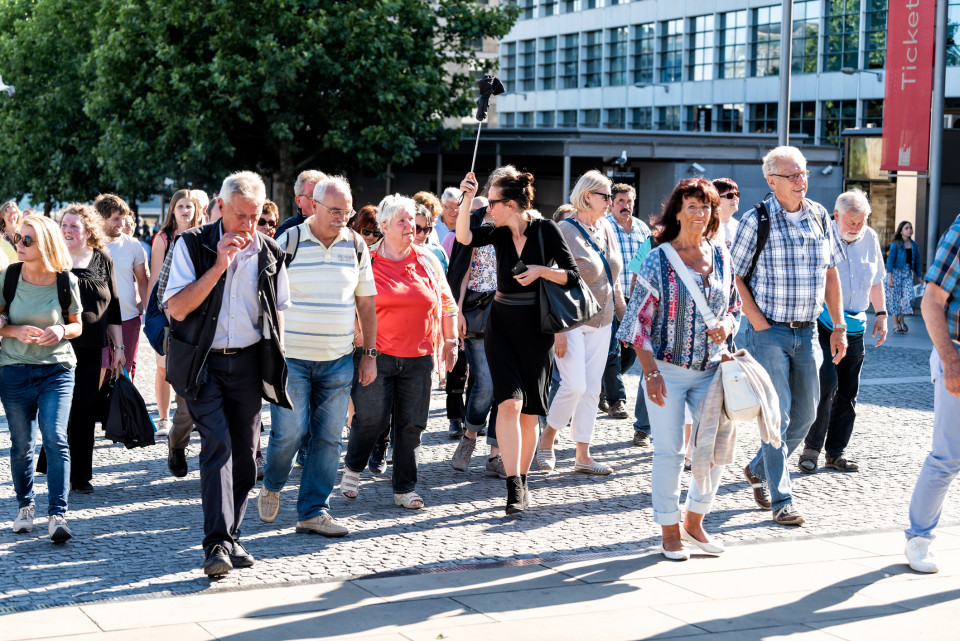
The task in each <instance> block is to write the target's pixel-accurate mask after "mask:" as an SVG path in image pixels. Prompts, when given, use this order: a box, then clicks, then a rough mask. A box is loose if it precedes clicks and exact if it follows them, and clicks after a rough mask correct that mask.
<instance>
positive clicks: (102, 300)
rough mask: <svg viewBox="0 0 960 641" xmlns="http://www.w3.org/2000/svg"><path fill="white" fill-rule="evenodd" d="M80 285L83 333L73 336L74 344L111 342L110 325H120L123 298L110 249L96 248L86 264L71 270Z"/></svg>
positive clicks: (98, 345) (92, 345) (87, 345)
mask: <svg viewBox="0 0 960 641" xmlns="http://www.w3.org/2000/svg"><path fill="white" fill-rule="evenodd" d="M70 271H72V272H73V275H74V276H76V277H77V280H78V281H79V285H80V304H81V305H82V306H83V311H82V312H81V313H80V322H81V323H82V324H83V333H82V334H80V336H78V337H76V338H74V339H72V340H71V341H70V343H71V344H72V345H73V346H74V347H81V348H88V349H102V348H103V347H104V346H105V345H106V344H107V325H108V324H109V325H120V324H121V323H122V322H123V319H122V318H121V316H120V299H119V298H118V297H117V279H116V276H115V275H114V272H113V259H112V258H110V255H109V254H107V253H106V252H102V251H100V250H99V249H94V250H93V257H92V258H91V259H90V263H89V264H88V265H87V266H86V267H81V268H75V269H72V270H70Z"/></svg>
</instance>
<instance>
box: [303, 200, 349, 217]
mask: <svg viewBox="0 0 960 641" xmlns="http://www.w3.org/2000/svg"><path fill="white" fill-rule="evenodd" d="M310 200H313V202H315V203H317V204H318V205H320V206H321V207H323V208H324V209H326V210H327V211H329V212H330V213H331V214H333V215H334V216H337V215H339V214H345V215H346V216H347V218H353V217H354V216H356V215H357V212H356V211H354V210H353V209H330V208H329V207H327V206H326V205H324V204H323V203H322V202H320V201H319V200H315V199H313V198H311V199H310Z"/></svg>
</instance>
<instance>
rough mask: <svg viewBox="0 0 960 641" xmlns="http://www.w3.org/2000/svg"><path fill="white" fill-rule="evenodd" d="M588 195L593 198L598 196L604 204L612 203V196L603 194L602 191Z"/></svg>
mask: <svg viewBox="0 0 960 641" xmlns="http://www.w3.org/2000/svg"><path fill="white" fill-rule="evenodd" d="M590 193H591V194H593V195H594V196H600V197H601V198H603V200H604V202H613V196H612V195H611V194H605V193H603V192H602V191H591V192H590Z"/></svg>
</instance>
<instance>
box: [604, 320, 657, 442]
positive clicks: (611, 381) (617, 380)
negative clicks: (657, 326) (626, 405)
mask: <svg viewBox="0 0 960 641" xmlns="http://www.w3.org/2000/svg"><path fill="white" fill-rule="evenodd" d="M619 328H620V321H618V320H617V317H616V315H614V317H613V326H612V327H611V329H610V350H609V351H608V352H607V365H606V367H605V368H604V369H603V397H604V398H605V399H607V402H609V403H612V402H613V401H624V402H626V400H627V390H626V389H625V388H624V386H623V374H624V372H626V371H627V370H629V369H630V368H631V367H633V364H634V363H635V362H637V353H636V352H635V351H633V347H627V346H624V345H623V344H621V342H620V339H618V338H617V330H618V329H619ZM647 427H648V428H649V425H648V426H647Z"/></svg>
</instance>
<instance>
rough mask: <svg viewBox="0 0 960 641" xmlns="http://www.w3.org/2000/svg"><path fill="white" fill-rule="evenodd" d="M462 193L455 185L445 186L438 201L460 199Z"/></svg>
mask: <svg viewBox="0 0 960 641" xmlns="http://www.w3.org/2000/svg"><path fill="white" fill-rule="evenodd" d="M462 195H463V192H462V191H460V190H459V189H458V188H457V187H447V188H446V189H444V190H443V193H442V194H440V202H445V201H447V200H457V201H459V200H460V196H462Z"/></svg>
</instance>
